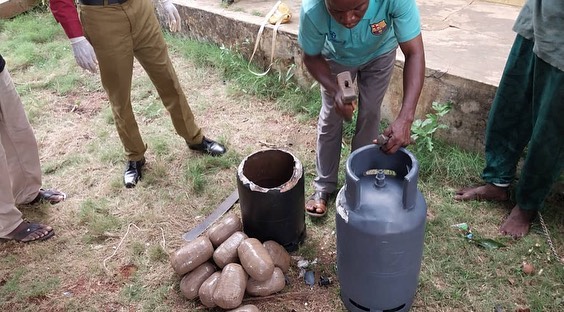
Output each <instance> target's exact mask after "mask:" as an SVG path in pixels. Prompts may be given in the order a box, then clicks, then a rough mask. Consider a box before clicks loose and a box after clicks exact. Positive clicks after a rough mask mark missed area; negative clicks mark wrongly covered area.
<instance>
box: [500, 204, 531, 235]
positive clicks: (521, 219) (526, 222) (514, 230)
mask: <svg viewBox="0 0 564 312" xmlns="http://www.w3.org/2000/svg"><path fill="white" fill-rule="evenodd" d="M536 215H537V212H536V211H534V210H532V211H531V210H523V209H521V208H520V207H519V205H515V207H513V209H512V210H511V213H510V214H509V216H508V217H507V219H505V222H503V224H502V225H501V227H500V228H499V232H500V233H501V234H503V235H508V236H511V237H513V238H521V237H523V236H525V235H527V233H529V227H530V226H531V221H533V218H534V217H535V216H536Z"/></svg>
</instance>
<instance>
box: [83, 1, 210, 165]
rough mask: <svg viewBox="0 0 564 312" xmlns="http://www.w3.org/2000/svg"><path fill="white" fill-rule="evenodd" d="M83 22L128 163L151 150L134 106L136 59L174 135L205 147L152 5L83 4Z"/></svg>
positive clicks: (140, 2) (147, 3)
mask: <svg viewBox="0 0 564 312" xmlns="http://www.w3.org/2000/svg"><path fill="white" fill-rule="evenodd" d="M80 20H81V22H82V27H83V29H84V33H85V36H86V37H87V38H88V40H89V41H90V43H91V44H92V47H93V48H94V51H95V53H96V58H97V59H98V63H99V67H100V77H101V80H102V85H103V87H104V89H105V90H106V93H107V94H108V97H109V99H110V103H111V106H112V112H113V115H114V119H115V124H116V127H117V131H118V134H119V137H120V139H121V142H122V144H123V146H124V149H125V152H126V156H127V158H128V160H133V161H136V160H140V159H141V158H143V155H144V153H145V151H146V149H147V147H146V145H145V144H144V143H143V140H142V138H141V134H140V133H139V128H138V126H137V122H136V121H135V116H134V114H133V110H132V107H131V80H132V73H133V58H134V57H135V58H136V59H137V60H138V61H139V63H140V64H141V66H143V68H144V69H145V71H146V72H147V74H148V75H149V78H150V79H151V81H152V82H153V84H154V85H155V87H156V89H157V92H158V93H159V96H160V97H161V99H162V101H163V104H164V106H165V108H166V109H167V110H168V112H169V113H170V117H171V119H172V124H173V126H174V128H175V130H176V132H177V133H178V134H179V135H180V136H181V137H183V138H184V140H186V142H187V143H189V144H197V143H201V142H202V138H203V134H202V131H201V129H200V128H199V127H198V126H197V125H196V123H195V121H194V116H193V114H192V111H191V109H190V106H188V101H187V100H186V96H185V95H184V92H183V91H182V88H181V87H180V83H179V82H178V77H177V75H176V72H175V71H174V68H173V66H172V63H171V61H170V58H169V56H168V51H167V46H166V43H165V41H164V37H163V34H162V32H161V28H160V25H159V22H158V20H157V17H156V16H155V8H154V6H153V3H152V2H151V0H130V1H127V2H125V3H123V4H112V5H99V6H98V5H80Z"/></svg>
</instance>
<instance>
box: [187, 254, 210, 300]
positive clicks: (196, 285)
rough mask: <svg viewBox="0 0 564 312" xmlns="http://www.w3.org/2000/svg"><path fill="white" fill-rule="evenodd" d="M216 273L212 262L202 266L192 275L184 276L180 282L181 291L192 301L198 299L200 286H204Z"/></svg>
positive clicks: (192, 272)
mask: <svg viewBox="0 0 564 312" xmlns="http://www.w3.org/2000/svg"><path fill="white" fill-rule="evenodd" d="M214 272H215V266H214V265H213V264H211V263H210V262H205V263H203V264H201V265H200V266H198V267H197V268H195V269H194V270H193V271H191V272H190V273H188V274H186V275H184V277H183V278H182V280H181V281H180V291H181V292H182V294H183V295H184V296H185V297H186V298H188V299H190V300H192V299H196V298H197V297H198V291H199V290H200V286H202V283H204V281H205V280H206V279H208V277H210V275H212V274H213V273H214Z"/></svg>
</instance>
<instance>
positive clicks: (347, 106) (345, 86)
mask: <svg viewBox="0 0 564 312" xmlns="http://www.w3.org/2000/svg"><path fill="white" fill-rule="evenodd" d="M337 84H338V85H339V88H340V89H341V91H342V93H343V104H344V111H343V112H342V113H343V118H344V119H345V120H346V121H351V120H352V117H353V113H354V110H355V109H356V101H357V99H358V96H357V88H356V84H355V82H353V80H352V77H351V73H350V72H349V71H344V72H342V73H339V74H337Z"/></svg>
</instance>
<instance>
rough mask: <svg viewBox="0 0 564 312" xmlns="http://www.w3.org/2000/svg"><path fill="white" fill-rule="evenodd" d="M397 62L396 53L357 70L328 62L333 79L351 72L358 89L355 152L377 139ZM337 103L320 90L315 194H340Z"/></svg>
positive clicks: (340, 128) (340, 122) (340, 127)
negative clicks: (338, 183) (383, 103)
mask: <svg viewBox="0 0 564 312" xmlns="http://www.w3.org/2000/svg"><path fill="white" fill-rule="evenodd" d="M395 59H396V50H395V49H394V50H392V51H390V52H388V53H386V54H384V55H381V56H379V57H377V58H375V59H373V60H372V61H370V62H368V63H366V64H364V65H361V66H358V67H346V66H343V65H341V64H338V63H335V62H332V61H329V66H330V68H331V72H332V74H333V75H334V76H336V75H337V74H338V73H341V72H343V71H347V70H348V71H350V73H351V76H352V78H353V79H356V81H357V85H358V93H359V96H358V115H357V121H356V128H355V135H354V137H353V139H352V151H354V150H356V149H358V148H360V147H363V146H366V145H368V144H371V143H372V141H373V140H374V139H376V137H378V133H379V131H380V130H379V129H380V108H381V106H382V101H383V100H384V95H385V94H386V90H387V89H388V85H389V84H390V79H391V76H392V70H393V69H394V62H395ZM334 105H335V102H334V100H333V97H332V96H330V95H329V94H327V91H326V90H325V89H324V88H323V87H322V88H321V111H320V112H319V119H318V121H317V150H316V168H317V177H316V178H315V179H314V182H313V186H314V189H315V190H316V191H322V192H326V193H333V192H335V191H336V190H337V182H338V175H339V162H340V161H341V142H342V138H343V117H341V116H340V115H339V114H337V112H336V111H335V109H334V107H333V106H334Z"/></svg>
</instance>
